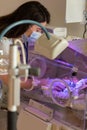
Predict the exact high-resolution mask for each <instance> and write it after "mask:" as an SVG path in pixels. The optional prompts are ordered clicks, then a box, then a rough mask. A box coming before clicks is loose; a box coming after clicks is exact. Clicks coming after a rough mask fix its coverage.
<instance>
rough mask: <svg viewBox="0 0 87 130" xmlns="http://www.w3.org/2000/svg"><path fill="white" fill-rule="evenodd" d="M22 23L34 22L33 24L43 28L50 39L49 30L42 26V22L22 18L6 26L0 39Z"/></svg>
mask: <svg viewBox="0 0 87 130" xmlns="http://www.w3.org/2000/svg"><path fill="white" fill-rule="evenodd" d="M21 24H33V25H37V26H39V27H41V28H42V30H43V31H44V32H45V34H46V36H47V38H48V39H50V35H49V33H48V31H47V29H46V28H45V27H44V26H42V25H41V24H40V23H38V22H36V21H33V20H20V21H17V22H14V23H12V24H10V25H9V26H8V27H6V28H5V29H4V30H3V31H2V32H1V34H0V40H1V39H2V37H4V36H5V34H6V33H7V32H8V31H9V30H10V29H12V28H13V27H15V26H18V25H21Z"/></svg>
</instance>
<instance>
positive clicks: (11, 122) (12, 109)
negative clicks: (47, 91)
mask: <svg viewBox="0 0 87 130" xmlns="http://www.w3.org/2000/svg"><path fill="white" fill-rule="evenodd" d="M20 24H33V25H37V26H39V27H41V28H42V30H43V31H44V32H45V34H46V37H47V38H48V39H50V36H49V34H48V31H47V30H46V28H45V27H43V26H42V25H41V24H40V23H38V22H35V21H33V20H21V21H18V22H15V23H13V24H11V25H9V26H8V27H7V28H6V29H4V30H3V31H2V33H1V34H0V40H2V37H3V36H4V35H5V34H6V33H7V32H8V31H9V30H10V29H12V28H13V27H15V26H18V25H20ZM9 54H10V57H9V58H10V59H9V61H10V63H9V69H8V73H9V81H8V82H9V86H8V112H7V130H17V128H16V122H17V107H18V106H19V105H20V77H21V73H20V71H21V68H20V65H19V64H18V61H17V58H18V45H17V44H16V45H15V44H14V43H13V44H12V45H11V46H10V52H9ZM22 69H23V70H22V71H23V72H24V73H23V75H24V76H25V75H27V76H28V72H29V66H28V65H24V67H22Z"/></svg>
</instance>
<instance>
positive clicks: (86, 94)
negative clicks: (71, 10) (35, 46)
mask: <svg viewBox="0 0 87 130" xmlns="http://www.w3.org/2000/svg"><path fill="white" fill-rule="evenodd" d="M68 42H69V46H68V47H67V48H66V49H65V50H64V51H63V52H62V53H61V54H60V55H59V56H58V57H57V58H55V59H54V60H50V59H47V58H46V57H43V56H40V55H37V54H35V52H34V51H33V50H31V51H29V62H30V66H32V67H37V68H40V74H39V75H38V76H37V77H35V76H34V77H33V86H34V88H33V89H32V90H31V91H29V90H25V89H22V90H21V106H20V109H19V116H18V121H17V130H24V129H26V130H29V129H30V130H34V129H36V130H82V129H83V130H86V129H87V119H86V117H87V51H86V48H87V39H71V40H70V39H69V41H68ZM31 48H32V47H31ZM48 51H49V50H48Z"/></svg>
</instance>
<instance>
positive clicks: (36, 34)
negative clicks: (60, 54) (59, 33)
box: [28, 31, 42, 45]
mask: <svg viewBox="0 0 87 130" xmlns="http://www.w3.org/2000/svg"><path fill="white" fill-rule="evenodd" d="M41 35H42V34H41V33H40V32H35V31H34V32H33V33H32V34H31V36H30V37H29V38H28V42H29V43H30V44H33V45H34V43H35V42H36V40H37V39H38V38H39V37H40V36H41Z"/></svg>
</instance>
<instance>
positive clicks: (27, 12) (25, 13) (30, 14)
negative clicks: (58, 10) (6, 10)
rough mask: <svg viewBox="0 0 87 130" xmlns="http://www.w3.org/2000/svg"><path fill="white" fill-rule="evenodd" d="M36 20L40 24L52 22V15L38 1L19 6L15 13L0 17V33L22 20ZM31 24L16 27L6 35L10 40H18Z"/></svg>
mask: <svg viewBox="0 0 87 130" xmlns="http://www.w3.org/2000/svg"><path fill="white" fill-rule="evenodd" d="M25 19H27V20H34V21H37V22H39V23H41V22H47V23H49V22H50V13H49V12H48V10H47V9H46V8H45V7H44V6H43V5H42V4H41V3H40V2H38V1H29V2H26V3H24V4H22V5H21V6H19V7H18V8H17V9H16V10H15V11H14V12H12V13H10V14H8V15H5V16H2V17H0V33H1V32H2V31H3V30H4V29H5V28H6V27H7V26H9V25H10V24H12V23H14V22H17V21H20V20H25ZM29 26H30V24H22V25H19V26H16V27H14V28H13V29H11V30H10V31H9V32H7V34H6V35H5V36H6V37H8V38H16V37H19V36H21V35H22V34H23V33H24V32H25V31H26V30H27V29H28V28H29Z"/></svg>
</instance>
